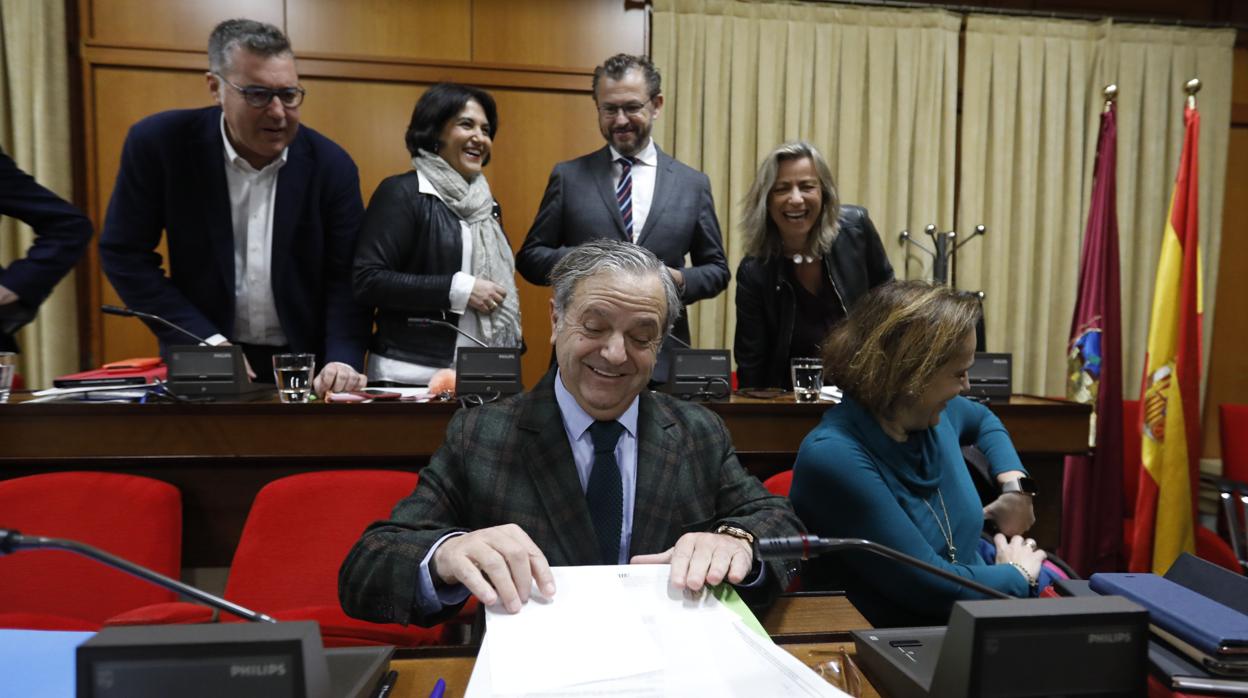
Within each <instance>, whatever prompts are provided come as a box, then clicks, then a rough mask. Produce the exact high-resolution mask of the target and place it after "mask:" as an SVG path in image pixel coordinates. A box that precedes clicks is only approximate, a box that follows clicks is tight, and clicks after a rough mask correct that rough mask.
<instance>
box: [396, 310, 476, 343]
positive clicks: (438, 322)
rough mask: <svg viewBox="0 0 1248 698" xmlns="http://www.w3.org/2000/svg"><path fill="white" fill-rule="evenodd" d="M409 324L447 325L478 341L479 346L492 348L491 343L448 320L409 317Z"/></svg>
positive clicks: (421, 325) (426, 325)
mask: <svg viewBox="0 0 1248 698" xmlns="http://www.w3.org/2000/svg"><path fill="white" fill-rule="evenodd" d="M407 324H408V325H412V326H414V327H435V326H436V327H447V328H450V329H452V330H455V331H456V332H458V333H460V334H461V335H463V336H465V337H467V338H468V339H470V340H472V341H474V342H476V343H477V346H480V347H483V348H485V349H489V348H490V345H488V344H486V343H485V342H482V341H481V340H479V339H477V338H476V337H474V336H472V335H470V334H468V333H467V332H465V331H463V330H461V329H459V326H458V325H455V324H453V323H449V322H447V321H445V320H434V319H432V318H427V317H409V318H408V319H407Z"/></svg>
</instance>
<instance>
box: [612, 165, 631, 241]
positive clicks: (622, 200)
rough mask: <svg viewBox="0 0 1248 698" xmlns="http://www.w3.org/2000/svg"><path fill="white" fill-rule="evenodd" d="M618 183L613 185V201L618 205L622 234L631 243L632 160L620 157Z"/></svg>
mask: <svg viewBox="0 0 1248 698" xmlns="http://www.w3.org/2000/svg"><path fill="white" fill-rule="evenodd" d="M616 162H618V163H620V183H619V184H617V185H615V200H616V203H618V204H619V205H620V217H621V218H623V219H624V232H625V233H626V234H627V235H628V241H629V242H632V241H633V163H634V162H636V161H635V160H633V158H628V157H620V158H617V159H616Z"/></svg>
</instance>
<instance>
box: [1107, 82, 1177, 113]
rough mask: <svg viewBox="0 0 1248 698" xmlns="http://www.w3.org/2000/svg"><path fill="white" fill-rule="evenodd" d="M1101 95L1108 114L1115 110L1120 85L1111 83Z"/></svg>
mask: <svg viewBox="0 0 1248 698" xmlns="http://www.w3.org/2000/svg"><path fill="white" fill-rule="evenodd" d="M1197 89H1200V88H1197ZM1101 95H1102V96H1104V97H1105V108H1104V109H1102V110H1101V111H1102V112H1104V113H1108V112H1109V111H1110V110H1111V109H1113V108H1114V102H1115V101H1117V99H1118V85H1116V84H1114V83H1110V84H1108V85H1106V86H1105V89H1104V90H1101Z"/></svg>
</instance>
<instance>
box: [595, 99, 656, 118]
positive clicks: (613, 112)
mask: <svg viewBox="0 0 1248 698" xmlns="http://www.w3.org/2000/svg"><path fill="white" fill-rule="evenodd" d="M649 103H650V100H646V101H644V102H629V103H628V104H599V105H598V113H599V114H602V115H603V116H605V117H607V118H608V119H614V118H615V117H617V116H619V115H620V112H624V115H625V116H627V117H629V118H630V119H631V118H632V117H634V116H637V115H638V114H640V113H641V112H642V110H643V109H645V108H646V105H647V104H649Z"/></svg>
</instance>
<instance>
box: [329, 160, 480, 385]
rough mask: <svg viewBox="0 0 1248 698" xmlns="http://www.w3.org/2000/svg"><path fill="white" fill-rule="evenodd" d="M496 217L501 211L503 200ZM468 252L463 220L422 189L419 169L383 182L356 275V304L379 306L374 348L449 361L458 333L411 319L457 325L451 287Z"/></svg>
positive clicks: (402, 356)
mask: <svg viewBox="0 0 1248 698" xmlns="http://www.w3.org/2000/svg"><path fill="white" fill-rule="evenodd" d="M494 216H495V218H498V217H499V216H500V214H499V208H498V204H497V202H496V203H495V204H494ZM462 256H463V242H462V240H461V237H460V227H459V218H458V217H457V216H456V215H455V214H454V213H452V212H451V209H449V208H448V207H447V206H446V204H444V203H442V201H441V200H440V199H438V197H436V196H433V195H431V194H421V193H420V184H419V180H418V177H417V175H416V172H415V171H414V170H413V171H409V172H405V173H403V174H399V175H394V176H393V177H387V178H386V179H385V180H383V181H382V182H381V184H380V185H379V186H378V187H377V191H376V192H375V193H374V194H373V198H372V200H371V201H369V203H368V210H367V211H366V212H365V213H364V224H363V225H362V226H361V227H360V234H359V240H358V242H357V243H356V248H355V268H354V275H353V287H354V291H355V299H356V301H358V302H359V303H361V304H364V305H368V306H371V307H374V308H376V309H377V315H376V320H377V329H376V331H375V332H374V333H373V340H372V343H371V344H370V346H369V350H370V351H372V352H375V353H377V354H380V355H382V356H385V357H386V358H390V359H398V360H401V361H408V362H411V363H416V364H421V365H423V366H446V367H449V366H450V365H451V362H452V360H453V359H454V356H455V341H456V339H457V336H456V333H455V332H454V331H453V330H451V329H450V328H445V327H420V326H412V325H409V324H408V322H407V321H408V318H429V319H433V320H444V321H446V322H449V323H451V324H452V325H457V324H459V316H458V315H456V314H455V313H452V312H451V301H450V291H451V279H452V277H454V276H455V272H457V271H459V270H460V266H461V257H462Z"/></svg>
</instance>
